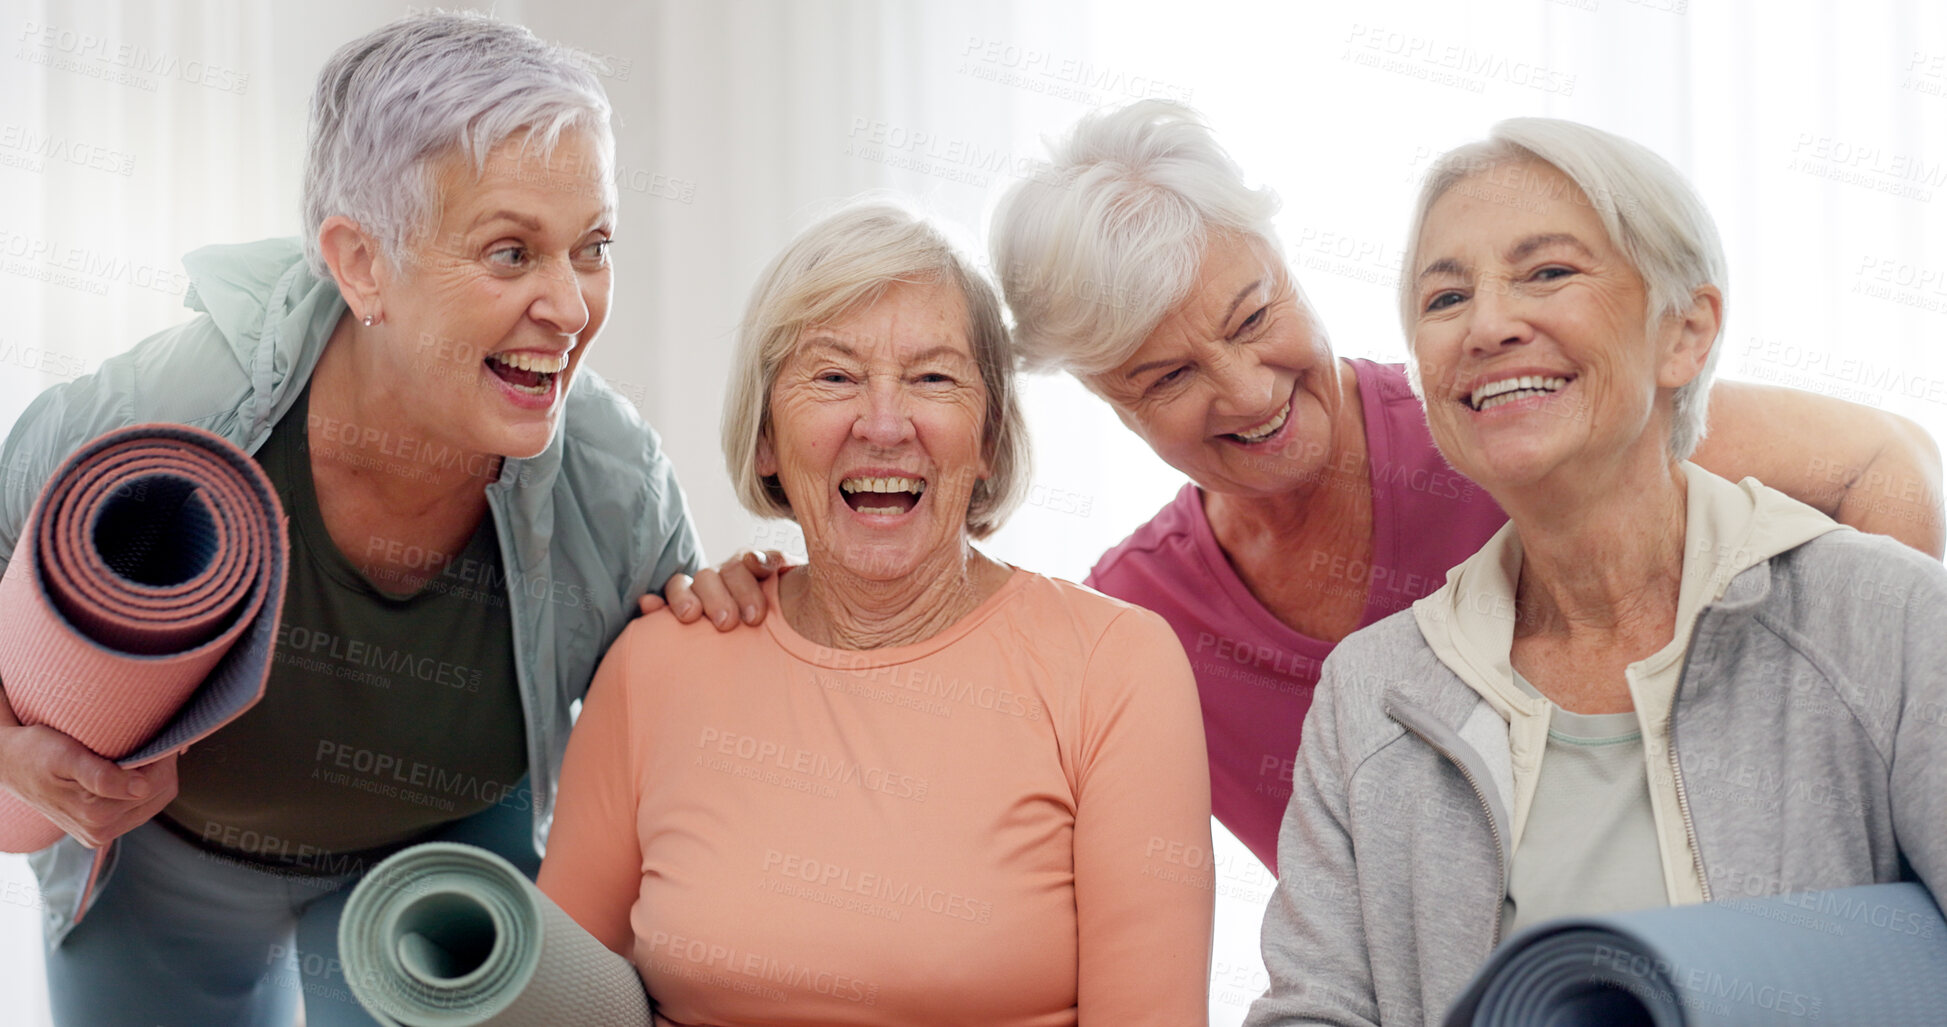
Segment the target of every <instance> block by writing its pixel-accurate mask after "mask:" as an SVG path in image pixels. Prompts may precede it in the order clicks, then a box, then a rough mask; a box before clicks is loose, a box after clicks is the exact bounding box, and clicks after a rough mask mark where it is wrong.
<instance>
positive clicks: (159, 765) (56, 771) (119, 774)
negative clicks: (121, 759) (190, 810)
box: [0, 726, 176, 848]
mask: <svg viewBox="0 0 1947 1027" xmlns="http://www.w3.org/2000/svg"><path fill="white" fill-rule="evenodd" d="M12 731H13V732H18V734H13V733H11V732H10V733H9V737H8V740H7V742H8V744H7V745H6V746H5V753H6V758H7V760H8V761H9V764H10V765H9V766H7V767H5V768H0V769H4V771H5V778H6V784H7V787H8V788H10V789H11V790H12V791H13V792H14V793H15V794H17V795H19V796H20V797H21V798H22V799H24V800H26V802H27V803H28V804H29V805H31V806H33V807H34V808H35V809H37V810H39V811H40V812H41V814H42V815H44V816H46V817H47V818H48V819H49V820H51V821H53V822H54V825H55V826H56V827H59V828H60V829H61V830H63V831H65V832H67V833H68V834H71V835H73V836H74V837H75V838H77V839H79V840H80V841H81V842H82V844H84V845H88V846H90V847H94V848H99V847H101V846H103V845H106V844H107V843H108V842H110V841H112V840H114V839H115V838H117V837H119V836H121V835H123V834H126V833H127V832H129V831H131V830H133V829H135V828H137V827H139V826H141V825H142V824H144V823H146V822H147V821H148V820H149V818H151V817H153V816H155V814H156V813H157V812H158V811H160V810H161V809H162V808H163V807H164V806H167V805H169V803H170V802H172V801H174V800H175V798H176V759H175V757H174V756H171V757H168V758H166V759H163V760H159V761H157V762H156V763H154V764H151V765H150V766H148V767H144V768H141V769H139V770H123V769H122V768H121V767H118V766H116V765H115V764H114V763H112V762H110V761H108V760H105V759H102V758H101V757H100V756H97V755H95V754H94V753H93V752H90V751H89V750H88V748H87V747H86V746H84V745H82V744H81V743H80V742H77V741H75V740H74V739H72V738H70V737H68V736H67V735H64V734H62V733H61V732H59V731H55V730H53V729H52V728H48V727H44V726H35V727H23V728H14V729H12Z"/></svg>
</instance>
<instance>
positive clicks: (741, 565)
mask: <svg viewBox="0 0 1947 1027" xmlns="http://www.w3.org/2000/svg"><path fill="white" fill-rule="evenodd" d="M753 565H754V566H753ZM771 574H772V570H771V566H770V564H769V563H767V562H766V561H765V558H764V554H762V553H745V554H744V557H743V559H741V560H738V561H735V562H733V563H727V564H724V565H723V574H722V578H723V587H724V589H725V590H726V591H728V592H729V593H730V601H731V602H732V603H733V604H735V605H736V608H737V614H738V616H740V617H742V618H743V621H744V623H745V624H762V623H764V614H765V613H766V612H768V609H769V607H770V601H769V600H767V599H766V598H764V586H763V585H762V584H761V583H760V582H761V581H762V579H764V578H768V577H770V576H771Z"/></svg>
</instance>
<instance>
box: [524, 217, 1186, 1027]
mask: <svg viewBox="0 0 1947 1027" xmlns="http://www.w3.org/2000/svg"><path fill="white" fill-rule="evenodd" d="M729 392H730V395H729V400H728V402H727V404H726V413H725V417H724V428H723V438H724V458H725V461H726V463H727V464H728V466H729V469H730V473H731V477H732V479H733V481H734V482H735V484H736V486H737V493H738V496H739V497H740V498H741V499H742V501H743V503H744V505H745V507H747V508H748V509H749V510H751V512H753V513H755V514H757V515H759V516H777V517H789V518H791V519H792V520H795V521H797V522H798V524H799V525H801V526H802V527H803V528H804V534H805V547H806V551H807V552H808V554H809V560H808V562H807V563H806V564H805V565H804V566H803V567H802V568H794V569H791V570H789V571H788V572H786V573H784V574H783V575H782V576H781V577H778V578H773V579H771V580H770V581H768V582H767V583H766V600H767V601H768V602H769V603H770V604H771V605H772V606H773V607H774V609H775V611H776V612H775V613H774V614H773V615H772V616H770V617H769V618H767V619H765V620H764V622H763V624H762V626H761V627H758V628H753V629H746V630H740V631H733V632H730V633H727V634H719V633H718V632H717V631H714V630H711V629H710V628H708V627H705V626H703V625H700V624H690V625H684V624H682V623H680V622H679V621H678V620H677V619H676V618H675V617H674V616H673V615H670V614H667V613H657V614H651V615H649V616H646V617H644V618H643V619H642V620H640V621H638V622H637V623H636V624H635V625H633V626H631V627H630V628H629V629H628V630H627V631H625V632H623V634H622V637H621V639H620V641H618V642H617V643H616V644H615V647H614V648H613V649H611V650H610V652H609V654H608V656H607V657H606V658H605V659H604V660H603V662H602V666H601V669H600V670H599V671H598V672H597V674H596V677H595V683H594V685H593V687H592V688H591V689H590V691H589V695H588V702H587V705H586V707H585V708H584V710H583V711H582V715H581V720H580V721H579V722H578V724H577V726H576V728H575V736H574V740H573V741H572V742H571V743H570V745H569V747H568V757H567V761H566V763H565V765H564V766H563V769H562V782H561V803H560V812H559V814H558V816H557V817H556V820H555V826H554V834H553V838H552V841H551V843H550V846H549V849H548V856H547V861H546V862H545V863H544V864H543V865H542V867H541V876H540V885H541V888H542V889H543V890H544V891H546V892H547V893H548V894H549V895H551V896H552V897H553V898H554V899H555V901H557V902H558V903H560V905H561V907H562V908H563V909H564V910H566V911H567V912H568V913H569V915H571V916H573V917H574V918H575V919H576V921H578V922H579V923H580V924H581V925H582V926H583V927H585V928H587V929H588V930H589V931H590V932H592V933H593V934H594V935H595V936H596V937H597V938H600V939H601V940H602V941H603V942H604V943H605V944H607V945H608V946H609V947H610V948H612V949H614V950H615V951H616V952H618V953H621V954H623V955H625V956H628V957H629V958H631V959H632V960H633V961H634V963H635V965H636V967H637V969H638V970H639V971H640V973H641V974H642V977H643V980H644V981H645V982H646V984H647V985H648V989H649V994H650V997H651V998H652V999H653V1000H654V1001H655V1004H656V1009H657V1016H658V1020H657V1022H658V1023H664V1024H671V1025H681V1024H722V1025H741V1024H749V1025H755V1024H771V1023H784V1022H790V1023H818V1024H828V1025H889V1027H890V1025H906V1024H980V1025H982V1027H1004V1025H1028V1024H1042V1025H1054V1024H1103V1025H1109V1024H1113V1025H1117V1027H1121V1025H1126V1024H1155V1025H1158V1027H1165V1025H1167V1027H1181V1025H1184V1024H1200V1023H1204V1022H1205V1020H1206V1016H1207V1009H1208V1007H1207V1000H1206V988H1207V977H1206V974H1207V968H1208V965H1209V951H1210V935H1211V918H1212V906H1211V896H1212V891H1211V888H1212V880H1211V874H1210V857H1209V845H1210V793H1209V786H1208V783H1207V778H1206V772H1205V769H1204V752H1203V737H1202V733H1201V731H1200V730H1199V728H1198V725H1197V710H1196V692H1195V685H1194V682H1193V681H1192V679H1191V676H1190V669H1189V666H1188V664H1187V663H1186V661H1185V660H1184V657H1183V651H1182V649H1181V647H1180V646H1178V644H1177V642H1176V639H1175V638H1174V637H1173V636H1172V635H1171V633H1170V630H1169V627H1168V626H1167V625H1166V624H1164V623H1163V621H1162V620H1161V619H1160V618H1158V617H1157V616H1156V615H1155V614H1152V613H1149V612H1148V611H1145V610H1142V609H1139V608H1137V607H1134V606H1130V605H1129V604H1127V603H1122V602H1118V601H1116V600H1113V599H1108V598H1105V597H1103V596H1100V595H1097V594H1095V593H1093V592H1090V591H1089V590H1087V589H1084V588H1081V587H1079V586H1076V585H1072V584H1069V583H1067V582H1063V581H1058V580H1055V579H1052V578H1047V577H1043V576H1041V575H1039V574H1034V573H1031V572H1028V571H1025V570H1020V569H1018V568H1013V567H1009V566H1007V565H1005V564H1002V563H1000V562H998V561H996V560H994V559H992V558H990V557H988V556H985V555H984V554H982V553H981V552H980V551H979V550H978V549H976V548H974V546H973V545H972V542H973V540H974V539H978V538H984V537H986V536H987V535H988V534H990V533H992V532H993V531H994V530H995V529H996V528H998V527H999V526H1000V524H1001V522H1002V520H1003V519H1004V518H1005V517H1006V516H1007V513H1008V511H1009V510H1010V509H1011V508H1012V506H1013V505H1014V504H1015V502H1016V501H1017V500H1018V499H1019V497H1020V495H1021V493H1022V491H1023V489H1024V487H1025V484H1026V481H1027V461H1026V454H1027V443H1026V438H1025V435H1024V433H1023V428H1022V422H1021V414H1020V411H1019V408H1018V405H1017V402H1016V399H1015V395H1016V393H1015V388H1014V382H1013V367H1012V361H1011V354H1010V350H1009V344H1008V336H1007V329H1006V326H1005V323H1004V322H1003V320H1002V318H1001V311H1000V302H999V299H998V297H997V296H996V295H995V293H994V289H993V287H992V286H991V285H989V284H988V283H987V282H986V280H985V279H983V278H982V277H981V276H980V274H979V273H978V272H977V271H975V270H974V269H973V268H972V266H971V264H970V263H969V262H968V261H967V260H966V259H965V258H964V257H962V256H960V255H959V254H958V253H956V252H955V251H954V250H953V248H952V247H951V246H949V245H948V244H947V242H946V241H945V239H944V238H943V237H942V236H941V235H940V233H939V232H938V231H937V230H935V229H934V228H932V227H931V226H929V225H928V224H926V223H925V222H924V221H922V220H920V219H917V218H915V217H913V216H912V215H910V214H907V213H905V212H903V211H901V210H899V209H897V208H894V207H889V206H886V205H883V204H866V205H863V206H855V207H850V208H847V209H844V210H841V211H839V212H838V213H835V214H833V215H831V216H830V217H828V218H826V219H825V220H823V221H820V222H819V223H817V224H815V225H813V226H812V227H810V228H808V229H807V230H805V232H804V233H802V234H801V235H800V236H799V237H798V238H797V239H796V240H794V241H793V242H792V243H791V244H790V245H788V246H787V247H786V248H785V250H784V252H783V253H782V254H780V255H779V256H778V257H777V259H776V260H775V261H773V262H772V264H771V265H770V267H769V268H768V269H767V270H766V271H765V272H764V274H763V276H762V278H761V279H760V280H759V282H758V284H757V286H756V288H755V290H754V291H753V293H752V297H751V301H750V304H749V307H748V309H747V312H746V315H745V318H744V322H743V325H742V327H741V328H740V330H739V339H738V345H737V356H736V360H735V363H734V365H733V371H732V380H731V385H730V390H729Z"/></svg>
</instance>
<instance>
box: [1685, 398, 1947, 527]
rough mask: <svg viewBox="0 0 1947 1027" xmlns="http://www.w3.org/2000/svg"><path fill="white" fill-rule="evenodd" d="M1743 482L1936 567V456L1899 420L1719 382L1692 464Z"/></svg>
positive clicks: (1919, 432)
mask: <svg viewBox="0 0 1947 1027" xmlns="http://www.w3.org/2000/svg"><path fill="white" fill-rule="evenodd" d="M1692 459H1693V460H1695V461H1696V463H1697V465H1698V466H1700V467H1703V468H1705V469H1706V470H1709V471H1711V472H1712V473H1715V474H1718V475H1721V476H1723V477H1726V478H1729V479H1731V480H1732V481H1736V480H1738V479H1740V478H1743V477H1746V476H1750V477H1754V478H1757V479H1758V480H1759V481H1762V482H1764V483H1765V484H1766V485H1769V486H1771V487H1772V488H1775V489H1777V490H1779V491H1780V492H1783V493H1785V494H1787V495H1789V496H1791V497H1792V498H1794V499H1796V500H1798V501H1800V502H1802V503H1805V504H1807V505H1810V506H1814V507H1817V508H1818V509H1819V510H1822V511H1824V512H1825V513H1826V514H1828V515H1829V516H1831V517H1832V518H1834V519H1835V520H1837V521H1839V522H1840V523H1842V524H1849V525H1851V526H1853V527H1855V528H1858V529H1859V530H1860V531H1864V532H1870V533H1872V534H1877V535H1888V536H1891V537H1893V538H1895V539H1898V540H1899V541H1901V542H1904V543H1906V544H1907V545H1909V546H1911V547H1913V548H1914V549H1917V550H1919V551H1921V552H1923V553H1926V554H1927V555H1929V556H1932V557H1934V558H1936V559H1938V558H1939V557H1940V556H1941V554H1942V551H1943V548H1947V527H1944V526H1947V519H1944V518H1943V513H1942V490H1941V462H1940V448H1939V446H1938V445H1936V444H1935V442H1934V440H1933V438H1932V436H1930V435H1929V434H1928V433H1927V431H1926V429H1924V428H1922V427H1920V426H1919V425H1918V424H1916V423H1914V422H1913V421H1910V420H1908V419H1907V418H1904V417H1901V416H1899V415H1897V414H1891V413H1887V412H1886V411H1883V410H1875V409H1873V408H1872V407H1867V406H1861V405H1860V404H1857V403H1848V402H1846V401H1844V400H1839V399H1833V398H1831V397H1829V396H1820V395H1817V394H1815V393H1810V392H1800V391H1798V390H1797V389H1785V388H1779V387H1777V386H1770V385H1752V384H1750V383H1747V382H1718V383H1717V384H1716V385H1715V386H1713V387H1712V389H1711V395H1710V433H1709V435H1707V436H1706V437H1705V438H1704V441H1703V443H1702V444H1701V445H1700V446H1698V448H1697V452H1696V454H1695V455H1694V456H1693V457H1692Z"/></svg>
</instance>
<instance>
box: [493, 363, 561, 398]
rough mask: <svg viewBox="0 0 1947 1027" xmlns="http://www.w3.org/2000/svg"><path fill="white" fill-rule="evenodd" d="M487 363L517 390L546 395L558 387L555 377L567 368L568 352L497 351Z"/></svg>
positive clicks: (532, 394)
mask: <svg viewBox="0 0 1947 1027" xmlns="http://www.w3.org/2000/svg"><path fill="white" fill-rule="evenodd" d="M483 363H485V364H486V365H487V370H489V371H492V372H493V373H494V375H495V377H497V378H499V379H500V380H501V381H503V382H506V383H507V384H508V386H509V387H511V388H512V389H513V390H514V391H515V392H524V393H526V394H527V395H530V396H545V395H547V394H548V391H549V390H550V389H553V388H554V379H555V376H556V375H558V374H560V373H561V372H562V371H563V370H565V369H567V367H568V354H566V353H557V354H555V355H553V356H543V355H541V354H538V353H494V354H491V355H489V356H488V357H487V359H486V360H485V361H483Z"/></svg>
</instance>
